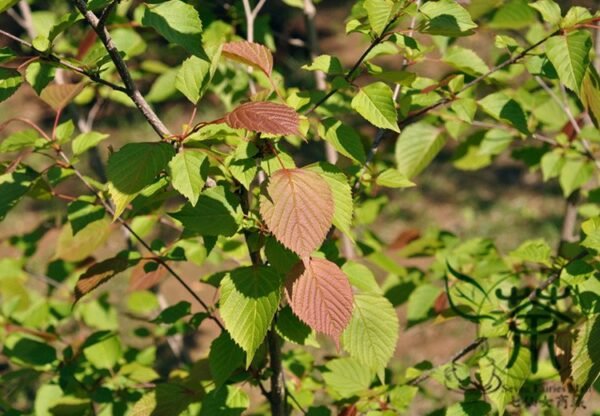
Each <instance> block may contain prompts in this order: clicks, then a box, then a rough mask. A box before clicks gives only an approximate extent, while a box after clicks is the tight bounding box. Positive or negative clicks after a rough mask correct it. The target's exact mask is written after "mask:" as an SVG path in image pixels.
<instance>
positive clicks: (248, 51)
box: [222, 40, 273, 77]
mask: <svg viewBox="0 0 600 416" xmlns="http://www.w3.org/2000/svg"><path fill="white" fill-rule="evenodd" d="M222 53H223V56H225V57H227V58H229V59H233V60H235V61H238V62H242V63H244V64H246V65H250V66H252V67H254V68H256V69H259V70H261V71H262V72H264V73H265V75H267V76H268V77H270V76H271V72H272V71H273V55H272V54H271V51H270V50H269V49H268V48H267V47H266V46H264V45H260V44H258V43H254V42H248V41H246V40H241V41H237V42H228V43H225V44H224V45H223V52H222Z"/></svg>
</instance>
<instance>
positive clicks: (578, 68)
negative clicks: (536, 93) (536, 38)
mask: <svg viewBox="0 0 600 416" xmlns="http://www.w3.org/2000/svg"><path fill="white" fill-rule="evenodd" d="M591 48H592V38H591V36H590V33H589V32H588V31H587V30H575V31H573V32H569V33H568V34H566V35H559V36H553V37H551V38H550V39H548V40H547V41H546V55H547V56H548V59H550V62H552V65H553V66H554V68H556V72H557V73H558V77H559V78H560V81H561V82H562V83H563V84H564V85H565V86H566V87H567V88H569V89H570V90H572V91H574V92H576V93H577V94H579V93H580V90H581V83H582V82H583V77H584V76H585V71H586V69H587V67H588V65H589V64H590V57H589V53H590V50H591Z"/></svg>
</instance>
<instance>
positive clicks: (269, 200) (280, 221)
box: [260, 169, 334, 257]
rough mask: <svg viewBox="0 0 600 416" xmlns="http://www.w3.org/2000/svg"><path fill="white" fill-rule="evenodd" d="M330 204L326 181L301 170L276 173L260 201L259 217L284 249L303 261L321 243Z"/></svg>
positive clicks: (331, 208)
mask: <svg viewBox="0 0 600 416" xmlns="http://www.w3.org/2000/svg"><path fill="white" fill-rule="evenodd" d="M333 213H334V202H333V196H332V192H331V189H330V187H329V184H328V183H327V181H325V180H324V179H323V178H321V177H320V176H319V175H318V174H317V173H314V172H310V171H308V170H305V169H280V170H278V171H277V172H275V173H274V174H273V175H272V176H271V178H269V182H268V185H267V187H266V193H265V194H263V195H261V198H260V214H261V216H262V217H263V219H264V220H265V222H266V223H267V226H268V227H269V230H271V232H272V233H273V234H274V235H275V237H276V238H277V239H278V240H279V241H280V242H281V243H282V244H283V245H284V246H286V247H287V248H289V249H290V250H292V251H294V252H295V253H297V254H298V255H299V256H300V257H306V256H308V255H309V254H310V253H312V252H313V251H314V250H316V249H317V248H319V246H320V245H321V244H322V243H323V241H324V240H325V237H326V236H327V232H328V231H329V229H330V228H331V223H332V220H333Z"/></svg>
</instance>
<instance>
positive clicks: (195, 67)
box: [175, 49, 221, 104]
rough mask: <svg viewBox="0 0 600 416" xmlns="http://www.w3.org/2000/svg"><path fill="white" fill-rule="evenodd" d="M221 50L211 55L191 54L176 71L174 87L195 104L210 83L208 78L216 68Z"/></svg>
mask: <svg viewBox="0 0 600 416" xmlns="http://www.w3.org/2000/svg"><path fill="white" fill-rule="evenodd" d="M220 55H221V50H220V49H218V50H217V52H216V53H215V54H214V56H213V57H212V61H211V60H210V59H208V58H199V57H197V56H191V57H190V58H188V59H186V60H185V61H183V63H182V64H181V68H180V69H179V71H178V72H177V79H176V80H175V87H176V88H177V89H178V90H179V91H180V92H181V93H182V94H183V95H185V96H186V98H187V99H188V100H190V101H191V102H192V103H194V104H197V103H198V101H200V99H201V98H202V96H203V95H204V93H205V92H206V90H207V88H208V86H209V85H210V80H211V78H212V77H213V75H214V73H215V70H216V69H217V65H216V63H217V62H218V61H219V56H220Z"/></svg>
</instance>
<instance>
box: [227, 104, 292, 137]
mask: <svg viewBox="0 0 600 416" xmlns="http://www.w3.org/2000/svg"><path fill="white" fill-rule="evenodd" d="M223 120H224V121H225V123H226V124H227V125H228V126H229V127H231V128H234V129H246V130H251V131H256V132H260V133H267V134H280V135H286V134H296V135H301V133H300V129H299V127H300V117H299V116H298V113H296V111H295V110H294V109H293V108H291V107H288V106H287V105H283V104H277V103H272V102H268V101H257V102H250V103H245V104H242V105H240V106H238V107H237V108H235V109H234V110H233V111H232V112H230V113H229V114H227V115H226V116H225V117H224V119H223Z"/></svg>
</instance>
